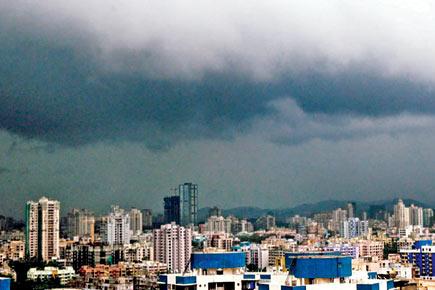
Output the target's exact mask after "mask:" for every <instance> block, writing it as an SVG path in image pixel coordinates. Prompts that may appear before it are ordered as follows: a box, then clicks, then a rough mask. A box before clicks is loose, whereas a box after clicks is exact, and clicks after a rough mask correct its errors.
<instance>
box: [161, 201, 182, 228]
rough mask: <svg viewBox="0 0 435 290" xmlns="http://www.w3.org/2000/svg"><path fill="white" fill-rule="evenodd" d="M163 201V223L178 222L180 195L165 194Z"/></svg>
mask: <svg viewBox="0 0 435 290" xmlns="http://www.w3.org/2000/svg"><path fill="white" fill-rule="evenodd" d="M163 202H164V205H163V208H164V217H165V218H164V219H165V223H168V224H170V223H172V222H175V223H176V224H180V197H179V196H178V195H174V196H167V197H165V198H164V199H163Z"/></svg>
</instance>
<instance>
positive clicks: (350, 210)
mask: <svg viewBox="0 0 435 290" xmlns="http://www.w3.org/2000/svg"><path fill="white" fill-rule="evenodd" d="M346 210H347V217H348V218H354V217H356V213H355V211H356V203H355V202H348V203H347V206H346Z"/></svg>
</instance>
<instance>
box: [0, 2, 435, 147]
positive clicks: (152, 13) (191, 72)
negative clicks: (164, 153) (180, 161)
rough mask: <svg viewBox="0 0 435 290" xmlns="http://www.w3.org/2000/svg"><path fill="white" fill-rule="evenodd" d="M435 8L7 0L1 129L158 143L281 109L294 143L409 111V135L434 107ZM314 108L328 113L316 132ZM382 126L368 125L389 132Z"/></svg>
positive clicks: (228, 129)
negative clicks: (293, 126)
mask: <svg viewBox="0 0 435 290" xmlns="http://www.w3.org/2000/svg"><path fill="white" fill-rule="evenodd" d="M434 10H435V6H434V5H433V4H432V3H431V2H430V1H420V2H419V3H412V4H411V3H408V2H406V1H384V2H382V3H379V2H378V1H365V2H357V1H354V2H343V1H328V2H327V3H326V2H325V3H324V2H320V1H303V2H302V1H291V2H288V1H278V0H275V1H267V2H264V1H250V2H246V1H218V2H216V1H200V2H198V1H139V0H130V1H123V2H120V1H115V0H109V1H98V0H91V1H63V0H61V1H54V0H53V1H52V0H47V1H44V2H33V1H24V0H18V1H13V2H11V1H0V127H1V128H2V129H4V130H7V131H9V132H12V133H15V134H19V135H21V136H24V137H26V138H35V139H38V140H42V141H46V142H49V143H54V144H61V145H69V146H80V145H84V144H89V143H95V142H100V141H105V142H106V141H135V142H136V141H137V142H143V143H145V144H146V145H147V146H148V147H150V148H156V149H160V148H166V147H168V146H171V145H172V144H174V143H176V142H180V141H184V140H191V139H198V138H206V139H213V138H231V137H233V136H235V135H237V134H240V133H243V132H245V131H247V130H249V129H252V126H253V124H256V121H257V120H258V119H264V120H271V119H274V120H275V121H276V120H278V119H279V121H280V122H281V123H279V124H272V125H273V127H284V130H283V133H282V136H275V137H273V138H272V140H274V141H276V142H279V143H286V144H292V143H298V142H300V141H303V140H310V139H312V138H331V139H340V138H342V137H344V138H349V136H354V135H358V134H353V133H352V134H350V133H348V132H355V131H356V132H361V130H359V129H353V127H354V126H355V127H356V128H358V127H359V126H361V123H360V122H361V121H358V120H361V118H368V119H370V120H368V121H367V122H369V123H370V122H372V124H378V123H379V122H381V123H382V122H384V123H385V122H387V123H388V121H383V120H386V119H385V118H387V120H396V119H397V120H399V119H400V120H401V122H398V124H399V125H397V126H393V127H395V129H393V131H399V132H400V131H401V130H402V127H403V128H404V130H407V129H408V128H409V127H410V125H409V124H410V123H411V124H413V122H415V120H414V119H413V118H414V117H415V118H425V117H424V116H431V115H433V113H434V112H435V101H434V100H435V94H434V91H433V85H434V83H435V77H434V76H435V59H434V58H433V53H434V51H433V49H431V47H435V34H434V33H432V31H431V28H432V27H434V25H435V20H434V19H433V17H432V15H433V13H434V12H435V11H434ZM288 98H291V99H292V100H293V101H291V102H290V103H291V105H289V104H290V103H288V102H286V101H282V100H285V99H288ZM271 104H273V105H271ZM277 104H278V105H277ZM294 106H296V107H297V109H296V110H299V111H292V112H290V114H291V116H292V118H293V119H294V118H296V117H297V116H302V118H301V119H298V121H297V122H296V123H295V124H297V127H296V129H293V130H292V132H294V133H292V134H287V133H288V130H286V129H285V127H288V126H289V123H288V122H289V120H288V118H280V117H279V114H280V112H282V111H286V110H287V113H288V111H289V110H293V109H292V108H293V107H294ZM296 112H300V114H299V115H298V113H296ZM301 114H302V115H301ZM307 116H308V118H312V117H315V118H317V116H327V117H326V119H324V120H325V121H324V122H320V123H317V125H316V128H315V129H314V130H313V128H312V126H313V125H312V124H311V125H310V124H308V125H307V122H305V121H304V120H305V119H304V118H306V117H307ZM404 116H405V117H404ZM354 118H357V119H358V120H357V119H354ZM388 118H389V119H388ZM395 118H396V119H395ZM337 119H340V120H341V122H338V123H337ZM411 119H412V120H411ZM353 120H354V121H353ZM379 120H380V121H379ZM348 122H350V124H348ZM389 122H393V123H395V121H389ZM423 123H424V122H423ZM343 124H346V125H343ZM401 124H403V126H401ZM272 125H271V126H272ZM331 126H332V127H334V128H336V127H340V128H338V129H333V131H334V133H331V130H332V129H331ZM350 127H352V128H350ZM381 127H382V128H383V129H379V128H378V126H377V125H373V126H368V128H367V129H365V132H367V133H364V134H370V133H369V132H374V133H376V132H379V131H382V132H384V131H386V132H390V129H391V128H390V126H388V125H382V126H381ZM396 127H401V128H396ZM411 127H412V125H411ZM265 130H267V129H265ZM276 134H277V135H280V134H281V133H278V132H277V133H276ZM364 134H363V135H364ZM284 140H285V141H284Z"/></svg>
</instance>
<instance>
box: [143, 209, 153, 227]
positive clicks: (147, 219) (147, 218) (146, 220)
mask: <svg viewBox="0 0 435 290" xmlns="http://www.w3.org/2000/svg"><path fill="white" fill-rule="evenodd" d="M142 227H143V229H144V230H147V229H151V228H152V227H153V213H152V211H151V210H150V209H146V208H144V209H143V210H142Z"/></svg>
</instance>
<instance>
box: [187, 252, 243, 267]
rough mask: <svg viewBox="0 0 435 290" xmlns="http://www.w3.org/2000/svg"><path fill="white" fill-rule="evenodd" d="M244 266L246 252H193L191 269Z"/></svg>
mask: <svg viewBox="0 0 435 290" xmlns="http://www.w3.org/2000/svg"><path fill="white" fill-rule="evenodd" d="M245 266H246V253H243V252H229V253H193V254H192V268H193V269H217V268H222V269H225V268H240V267H245Z"/></svg>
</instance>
